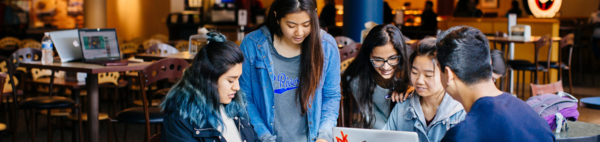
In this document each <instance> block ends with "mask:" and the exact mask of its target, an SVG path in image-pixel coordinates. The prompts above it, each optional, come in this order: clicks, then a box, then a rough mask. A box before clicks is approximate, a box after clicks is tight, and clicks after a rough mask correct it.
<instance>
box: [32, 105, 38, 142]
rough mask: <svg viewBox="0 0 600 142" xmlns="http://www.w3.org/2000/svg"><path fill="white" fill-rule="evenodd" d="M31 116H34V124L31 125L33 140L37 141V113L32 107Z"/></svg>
mask: <svg viewBox="0 0 600 142" xmlns="http://www.w3.org/2000/svg"><path fill="white" fill-rule="evenodd" d="M31 116H33V119H32V120H33V124H32V125H31V127H32V129H31V136H32V137H31V141H33V142H35V137H36V135H35V129H36V124H37V117H38V116H37V114H36V110H35V109H31Z"/></svg>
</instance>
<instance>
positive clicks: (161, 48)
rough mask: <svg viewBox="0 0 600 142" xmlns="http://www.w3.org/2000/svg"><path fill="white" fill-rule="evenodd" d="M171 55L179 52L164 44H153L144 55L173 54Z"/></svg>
mask: <svg viewBox="0 0 600 142" xmlns="http://www.w3.org/2000/svg"><path fill="white" fill-rule="evenodd" d="M173 53H179V50H177V48H175V47H173V46H171V45H168V44H164V43H158V44H154V45H152V46H150V47H148V48H147V49H146V54H173Z"/></svg>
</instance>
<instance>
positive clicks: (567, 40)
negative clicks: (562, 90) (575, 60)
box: [538, 34, 575, 93]
mask: <svg viewBox="0 0 600 142" xmlns="http://www.w3.org/2000/svg"><path fill="white" fill-rule="evenodd" d="M574 36H575V35H574V34H568V35H566V36H565V37H563V38H562V39H561V40H560V45H559V46H560V48H559V49H558V61H559V62H558V63H557V62H550V63H549V64H548V61H540V62H538V64H540V65H543V66H544V67H546V68H548V65H550V66H549V68H551V69H557V70H558V75H559V76H558V77H559V80H562V77H563V76H562V70H568V71H569V93H573V81H572V78H571V68H570V67H571V59H572V57H573V38H574ZM565 48H568V49H569V59H568V60H567V63H566V64H565V63H564V62H562V61H563V60H562V50H563V49H565ZM544 77H546V72H544ZM547 78H548V81H550V74H549V73H548V76H547ZM545 80H546V79H545V78H544V82H546V81H545Z"/></svg>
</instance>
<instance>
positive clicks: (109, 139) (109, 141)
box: [106, 118, 112, 142]
mask: <svg viewBox="0 0 600 142" xmlns="http://www.w3.org/2000/svg"><path fill="white" fill-rule="evenodd" d="M106 123H108V131H107V132H108V142H111V141H112V135H111V134H110V129H112V126H111V124H110V118H109V119H108V120H106Z"/></svg>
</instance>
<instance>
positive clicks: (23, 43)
mask: <svg viewBox="0 0 600 142" xmlns="http://www.w3.org/2000/svg"><path fill="white" fill-rule="evenodd" d="M30 42H38V43H39V42H40V41H38V40H34V39H31V38H26V39H23V40H21V42H20V43H19V47H20V48H24V46H25V44H27V43H30ZM40 44H41V43H40Z"/></svg>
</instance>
